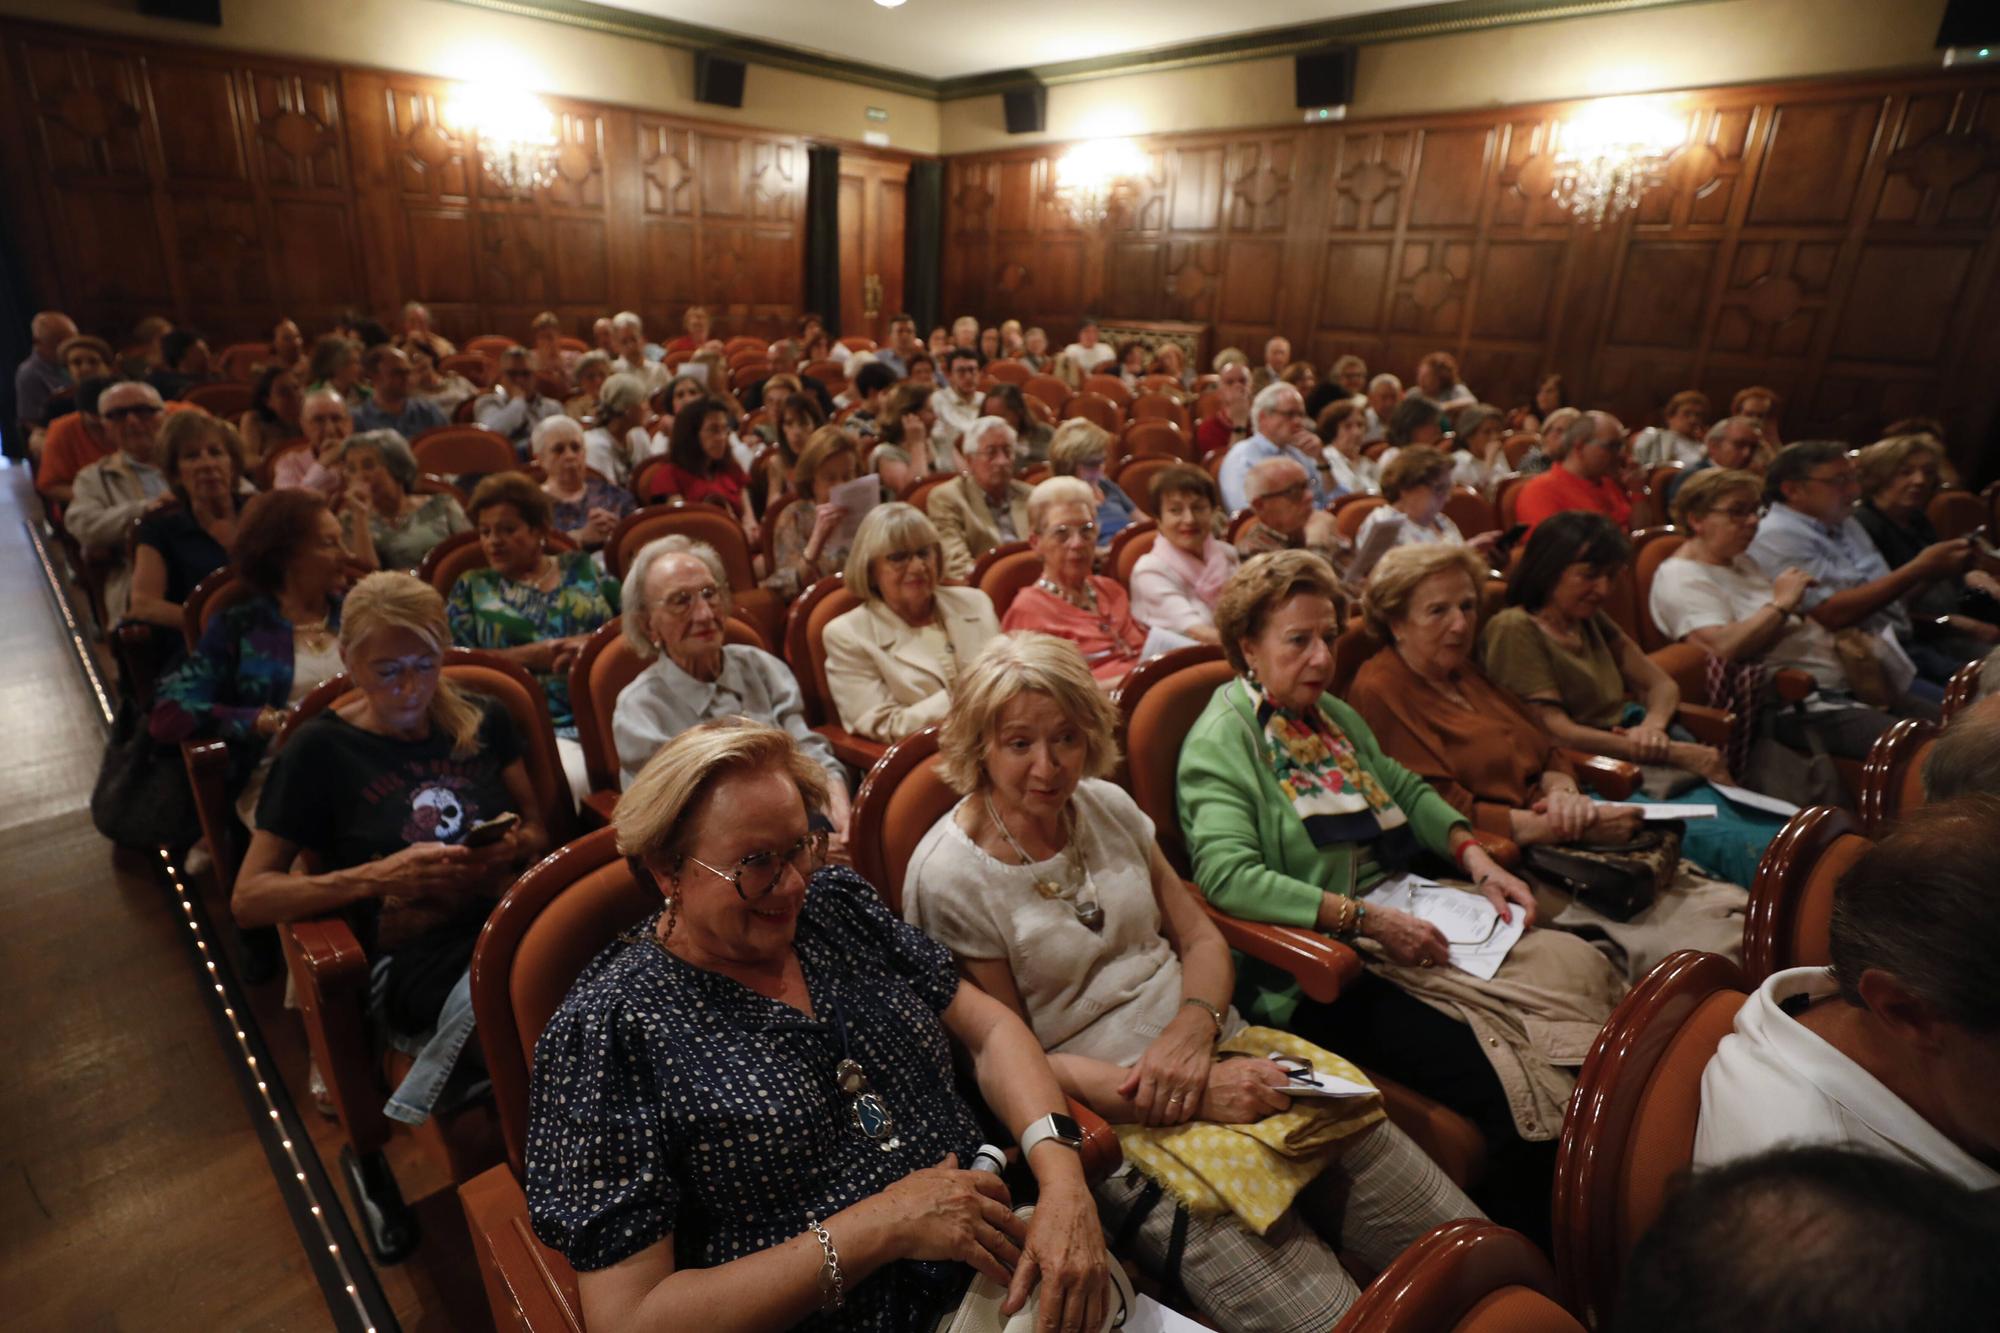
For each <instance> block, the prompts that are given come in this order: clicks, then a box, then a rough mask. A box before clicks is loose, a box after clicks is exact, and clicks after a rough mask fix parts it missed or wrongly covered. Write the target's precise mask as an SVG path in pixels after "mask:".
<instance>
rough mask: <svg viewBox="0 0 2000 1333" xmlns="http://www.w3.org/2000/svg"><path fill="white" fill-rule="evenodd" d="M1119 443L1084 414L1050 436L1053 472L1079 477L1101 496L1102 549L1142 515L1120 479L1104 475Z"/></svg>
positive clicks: (1099, 534) (1099, 541)
mask: <svg viewBox="0 0 2000 1333" xmlns="http://www.w3.org/2000/svg"><path fill="white" fill-rule="evenodd" d="M1114 443H1116V441H1114V440H1113V439H1112V437H1111V432H1110V431H1108V430H1106V429H1104V427H1102V426H1100V425H1098V424H1097V423H1096V422H1094V421H1091V420H1088V419H1087V418H1084V417H1071V418H1070V419H1069V420H1068V421H1065V422H1063V423H1062V424H1061V425H1060V426H1057V427H1056V430H1055V434H1054V435H1052V436H1051V437H1050V438H1049V472H1050V474H1051V475H1053V476H1057V477H1075V478H1077V479H1078V480H1080V481H1082V482H1083V483H1084V484H1085V485H1086V486H1089V487H1090V489H1091V491H1092V493H1093V494H1095V495H1096V496H1097V544H1098V546H1099V547H1100V548H1102V547H1107V546H1109V545H1110V544H1111V539H1112V538H1113V537H1115V536H1117V535H1118V534H1119V533H1121V532H1123V531H1124V530H1125V529H1126V528H1127V527H1129V526H1131V524H1132V522H1133V521H1134V520H1135V519H1137V518H1138V517H1139V506H1138V505H1136V504H1134V503H1132V497H1131V496H1129V495H1127V494H1125V492H1124V490H1123V489H1122V488H1120V486H1119V485H1118V483H1117V482H1115V481H1113V480H1111V478H1109V477H1107V476H1105V475H1104V460H1105V459H1106V458H1107V457H1108V456H1109V455H1110V452H1111V446H1112V445H1113V444H1114Z"/></svg>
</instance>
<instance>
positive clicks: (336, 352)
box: [306, 333, 368, 409]
mask: <svg viewBox="0 0 2000 1333" xmlns="http://www.w3.org/2000/svg"><path fill="white" fill-rule="evenodd" d="M306 388H307V390H308V391H311V390H314V389H332V390H333V391H334V392H335V393H337V394H339V395H340V396H341V398H342V399H343V400H344V401H345V402H346V403H347V406H348V407H349V409H353V408H356V407H359V406H361V404H363V403H365V402H367V401H368V386H367V385H366V384H364V383H362V381H361V344H359V343H357V342H355V341H354V340H353V339H352V338H345V337H342V336H341V335H340V334H338V333H329V334H325V335H323V336H322V337H321V338H320V339H319V340H318V341H317V342H315V343H314V344H313V350H312V360H311V361H310V362H309V363H308V364H307V366H306Z"/></svg>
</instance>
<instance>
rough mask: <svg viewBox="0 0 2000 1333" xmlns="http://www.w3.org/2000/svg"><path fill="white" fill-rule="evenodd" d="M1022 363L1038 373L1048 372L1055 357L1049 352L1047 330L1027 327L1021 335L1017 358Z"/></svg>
mask: <svg viewBox="0 0 2000 1333" xmlns="http://www.w3.org/2000/svg"><path fill="white" fill-rule="evenodd" d="M1018 359H1019V360H1020V362H1021V364H1022V365H1024V366H1026V367H1027V368H1028V369H1029V370H1032V371H1034V372H1035V373H1036V374H1038V375H1046V374H1048V373H1050V370H1051V368H1052V367H1053V366H1054V365H1055V357H1054V356H1053V355H1051V354H1050V352H1049V335H1048V330H1046V329H1042V328H1033V329H1029V330H1028V331H1027V332H1026V333H1024V334H1022V335H1021V353H1020V356H1019V358H1018Z"/></svg>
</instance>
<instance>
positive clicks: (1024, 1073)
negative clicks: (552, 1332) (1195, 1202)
mask: <svg viewBox="0 0 2000 1333" xmlns="http://www.w3.org/2000/svg"><path fill="white" fill-rule="evenodd" d="M826 806H827V790H826V777H825V774H824V772H823V771H822V770H821V769H820V767H819V766H818V765H817V764H815V763H814V762H813V761H812V760H810V759H808V758H806V757H805V756H804V755H802V754H800V753H799V751H798V749H797V748H796V747H795V746H794V745H793V744H792V743H791V741H790V740H788V739H787V738H786V736H785V734H784V733H783V732H782V731H777V730H775V729H773V728H771V727H767V726H762V725H756V724H747V723H745V722H743V721H742V720H741V719H730V720H727V721H718V722H714V723H710V724H707V725H704V726H698V727H694V728H692V729H690V730H689V731H687V732H686V733H685V734H683V735H681V736H680V737H678V738H677V739H675V740H674V741H673V743H672V744H670V745H668V746H667V747H666V748H665V749H663V750H662V751H661V752H660V753H659V755H658V757H656V758H655V759H654V760H653V761H652V762H651V763H650V764H648V765H647V766H646V769H645V772H644V773H642V774H640V775H639V776H638V777H637V778H636V780H635V781H634V782H633V783H632V784H631V785H630V786H629V787H628V788H627V790H626V792H625V796H624V798H623V799H622V800H620V801H619V803H618V814H617V830H618V834H617V836H618V850H619V851H620V852H622V853H623V854H624V855H625V856H626V857H627V858H629V859H630V860H631V861H632V862H633V864H634V865H635V866H638V867H642V868H643V870H644V875H643V879H644V880H645V881H646V882H647V883H648V885H649V886H651V887H653V888H655V889H656V890H657V891H658V892H659V893H660V894H661V896H662V897H663V898H664V900H665V904H664V907H663V908H662V910H661V911H660V912H659V913H657V914H656V915H655V916H654V917H653V918H652V919H651V920H649V921H647V922H645V923H643V924H641V925H640V926H638V927H637V928H635V929H633V930H631V931H628V932H626V933H625V934H623V935H621V936H620V937H619V938H618V939H617V940H616V941H614V942H613V943H611V944H610V945H607V946H606V947H605V949H604V951H603V952H602V953H600V954H599V955H598V956H597V958H596V959H595V960H593V961H592V962H591V963H590V964H589V965H588V966H587V967H585V968H584V970H583V972H582V973H581V974H580V975H579V976H578V977H577V979H576V982H575V983H574V984H573V985H572V986H571V987H570V992H569V995H568V996H567V997H566V998H565V999H564V1001H563V1003H562V1006H561V1008H559V1009H558V1010H557V1011H556V1013H555V1015H554V1016H553V1017H552V1018H551V1019H550V1020H549V1024H548V1026H547V1028H545V1029H544V1030H543V1033H542V1037H541V1041H540V1043H539V1044H538V1045H537V1047H536V1053H535V1062H534V1071H533V1077H532V1083H531V1085H530V1089H529V1109H528V1138H527V1171H526V1182H525V1184H526V1189H527V1195H528V1209H529V1216H530V1218H531V1219H532V1221H533V1223H534V1228H535V1232H536V1234H537V1235H539V1236H540V1237H542V1238H543V1239H544V1240H545V1241H547V1242H548V1243H549V1244H550V1245H552V1246H554V1247H555V1248H556V1249H558V1250H560V1251H562V1253H563V1255H564V1256H565V1257H566V1258H567V1259H568V1260H569V1262H570V1265H571V1266H572V1267H573V1268H575V1269H576V1271H577V1274H578V1280H577V1290H578V1295H579V1297H580V1298H581V1301H582V1306H583V1309H582V1314H583V1317H584V1318H585V1319H586V1320H587V1321H588V1322H589V1324H590V1327H591V1328H592V1329H593V1330H605V1331H606V1333H618V1330H624V1329H638V1328H646V1327H657V1326H658V1325H659V1322H660V1320H659V1312H660V1311H662V1310H674V1311H680V1312H682V1314H683V1315H684V1316H690V1317H698V1318H699V1320H700V1323H701V1325H702V1327H703V1328H704V1329H706V1330H709V1331H710V1333H732V1331H733V1330H743V1331H744V1333H767V1330H776V1329H788V1328H793V1327H797V1326H801V1325H805V1324H808V1323H809V1325H810V1327H812V1328H815V1329H829V1330H847V1329H854V1330H862V1329H867V1330H876V1329H919V1328H929V1327H930V1326H931V1324H932V1323H933V1322H935V1321H936V1319H937V1318H938V1315H939V1314H940V1312H941V1308H942V1309H948V1308H949V1304H950V1303H952V1302H955V1301H956V1299H957V1297H956V1295H955V1294H953V1293H940V1292H938V1291H937V1290H936V1288H935V1287H934V1286H932V1285H929V1284H927V1283H926V1282H925V1280H924V1279H925V1276H926V1275H925V1273H924V1271H923V1270H922V1269H920V1268H919V1267H918V1266H916V1265H913V1264H910V1263H904V1262H899V1261H901V1260H929V1261H933V1262H934V1263H936V1262H937V1261H944V1263H942V1264H940V1265H939V1267H940V1268H943V1269H944V1270H945V1271H946V1272H957V1271H962V1270H958V1269H957V1265H959V1264H964V1265H969V1266H970V1267H971V1268H972V1269H974V1270H977V1271H978V1272H981V1273H984V1274H985V1275H987V1276H988V1277H991V1278H993V1279H994V1280H995V1281H998V1282H1000V1283H1002V1284H1003V1285H1007V1284H1009V1283H1011V1289H1010V1294H1009V1297H1008V1299H1007V1301H1006V1303H1005V1305H1004V1306H1003V1307H1002V1308H1003V1310H1006V1311H1008V1312H1010V1313H1011V1312H1012V1311H1013V1310H1014V1309H1016V1308H1018V1307H1019V1306H1020V1305H1021V1304H1022V1302H1023V1301H1024V1300H1025V1299H1026V1298H1027V1295H1028V1293H1029V1291H1030V1290H1031V1289H1033V1288H1034V1287H1035V1286H1036V1283H1037V1279H1038V1278H1039V1280H1040V1295H1039V1310H1038V1322H1037V1324H1036V1328H1037V1329H1038V1330H1040V1331H1041V1333H1055V1330H1058V1329H1063V1330H1073V1329H1079V1328H1087V1329H1092V1330H1094V1329H1096V1328H1097V1327H1098V1326H1099V1325H1100V1324H1101V1323H1102V1321H1103V1318H1104V1299H1105V1298H1104V1292H1103V1284H1104V1281H1105V1266H1106V1263H1107V1260H1106V1258H1105V1255H1104V1244H1103V1239H1102V1236H1101V1234H1100V1232H1099V1229H1098V1221H1097V1216H1096V1210H1095V1209H1094V1208H1093V1207H1092V1205H1091V1200H1090V1197H1089V1187H1088V1185H1086V1184H1085V1182H1084V1179H1083V1173H1082V1171H1081V1169H1080V1166H1081V1164H1080V1162H1079V1160H1078V1157H1077V1154H1076V1152H1075V1151H1074V1150H1073V1145H1072V1144H1071V1143H1070V1141H1069V1139H1068V1137H1067V1136H1068V1135H1069V1133H1070V1132H1071V1129H1072V1127H1073V1122H1071V1121H1070V1120H1069V1118H1068V1116H1067V1115H1066V1114H1065V1113H1064V1106H1065V1103H1064V1101H1063V1096H1062V1091H1061V1088H1060V1087H1059V1086H1058V1085H1057V1083H1056V1080H1055V1078H1054V1076H1053V1075H1052V1074H1051V1073H1050V1071H1049V1067H1048V1063H1047V1061H1046V1059H1045V1058H1044V1057H1043V1055H1042V1053H1041V1048H1040V1046H1039V1045H1038V1044H1037V1043H1036V1041H1035V1039H1034V1036H1033V1035H1032V1034H1031V1033H1030V1032H1029V1031H1028V1029H1027V1027H1026V1026H1025V1025H1024V1024H1023V1023H1022V1022H1021V1021H1020V1019H1019V1018H1018V1017H1016V1016H1015V1015H1014V1013H1013V1012H1012V1011H1010V1010H1009V1009H1008V1008H1007V1007H1006V1006H1005V1005H1003V1004H1001V1003H1000V1002H999V1001H998V1000H995V999H993V998H992V997H991V996H988V995H987V994H985V993H984V992H983V991H981V990H980V989H979V988H978V987H977V986H973V985H970V984H968V983H966V982H965V981H963V980H962V979H961V978H960V977H959V975H958V972H957V970H956V969H955V968H954V966H953V963H952V959H951V955H950V954H949V953H948V952H947V951H946V950H945V949H944V947H943V946H942V945H939V944H937V943H935V942H933V941H931V940H929V939H926V938H925V937H924V936H923V935H921V934H919V933H918V932H917V931H916V930H914V929H912V928H911V927H909V926H906V925H904V924H903V923H902V922H900V921H897V920H896V919H895V918H894V917H893V916H891V915H890V914H889V912H888V910H887V909H886V908H885V907H884V906H883V904H882V900H881V898H880V897H879V896H878V895H877V893H876V892H875V890H874V888H872V887H871V886H870V885H869V884H868V883H866V882H865V881H864V880H862V879H861V878H859V877H858V876H856V875H855V874H854V873H853V872H852V871H850V870H847V869H845V868H842V867H839V866H829V865H827V864H826V855H827V849H826V843H825V835H824V834H823V833H822V832H821V831H820V830H819V827H818V825H819V822H820V820H821V819H822V817H823V814H824V812H825V810H826ZM751 810H754V811H756V812H757V818H755V819H745V818H744V817H743V813H744V812H745V811H751ZM953 1043H956V1044H957V1045H958V1046H959V1047H960V1048H962V1049H963V1050H964V1051H966V1052H967V1053H968V1054H969V1055H970V1056H971V1065H972V1069H973V1072H974V1076H975V1077H976V1078H977V1080H978V1083H979V1088H980V1091H981V1093H982V1094H983V1095H984V1097H985V1100H986V1103H987V1106H988V1107H989V1108H990V1109H991V1110H992V1111H993V1112H994V1114H995V1115H997V1117H998V1118H999V1119H1000V1121H1002V1122H1003V1123H1004V1124H1005V1125H1006V1127H1007V1129H1008V1130H1009V1131H1010V1132H1011V1133H1012V1134H1013V1135H1014V1136H1015V1137H1016V1138H1017V1140H1019V1141H1021V1142H1023V1143H1024V1144H1026V1145H1027V1151H1026V1153H1025V1154H1024V1156H1025V1157H1026V1158H1027V1164H1028V1166H1029V1168H1030V1169H1031V1170H1032V1171H1033V1173H1034V1176H1035V1180H1036V1183H1037V1185H1038V1186H1039V1187H1040V1199H1039V1202H1038V1203H1037V1206H1036V1208H1035V1213H1034V1217H1033V1219H1032V1220H1031V1221H1029V1222H1027V1223H1025V1224H1023V1223H1022V1222H1021V1221H1019V1220H1017V1219H1016V1218H1015V1216H1014V1214H1013V1213H1012V1212H1011V1211H1010V1208H1009V1204H1010V1202H1011V1200H1010V1199H1009V1197H1008V1192H1007V1187H1006V1185H1005V1184H1004V1183H1003V1182H1002V1180H1001V1178H1000V1177H999V1176H998V1175H995V1174H992V1173H989V1172H978V1173H975V1172H973V1171H969V1170H962V1169H960V1166H961V1164H964V1165H967V1166H969V1165H970V1164H971V1161H972V1155H973V1152H974V1150H975V1148H976V1147H977V1146H978V1144H979V1141H980V1138H981V1131H980V1126H979V1121H978V1119H977V1118H976V1116H975V1114H974V1111H973V1108H972V1107H970V1106H968V1105H967V1104H966V1103H965V1101H964V1099H963V1098H962V1097H961V1096H960V1094H959V1092H958V1089H957V1085H956V1083H955V1075H954V1066H953V1059H952V1046H953ZM760 1088H761V1089H768V1090H771V1094H772V1095H748V1094H750V1093H751V1091H752V1090H754V1089H760ZM781 1089H782V1090H783V1091H782V1095H779V1094H778V1090H781ZM1051 1129H1055V1130H1056V1131H1057V1132H1056V1136H1055V1137H1051V1136H1050V1132H1049V1131H1050V1130H1051ZM642 1168H644V1169H642Z"/></svg>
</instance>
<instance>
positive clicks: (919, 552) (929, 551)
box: [882, 546, 937, 569]
mask: <svg viewBox="0 0 2000 1333" xmlns="http://www.w3.org/2000/svg"><path fill="white" fill-rule="evenodd" d="M936 554H937V547H935V546H913V547H911V548H910V549H909V550H907V551H891V552H889V553H888V554H887V555H885V556H883V557H882V558H883V559H884V560H887V561H888V562H889V563H890V564H892V565H894V566H895V567H896V568H898V569H901V568H903V567H904V566H905V565H907V564H909V563H910V562H911V561H912V560H922V561H925V562H928V561H929V560H930V558H931V557H932V556H934V555H936Z"/></svg>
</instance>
